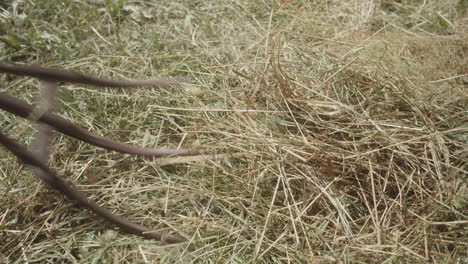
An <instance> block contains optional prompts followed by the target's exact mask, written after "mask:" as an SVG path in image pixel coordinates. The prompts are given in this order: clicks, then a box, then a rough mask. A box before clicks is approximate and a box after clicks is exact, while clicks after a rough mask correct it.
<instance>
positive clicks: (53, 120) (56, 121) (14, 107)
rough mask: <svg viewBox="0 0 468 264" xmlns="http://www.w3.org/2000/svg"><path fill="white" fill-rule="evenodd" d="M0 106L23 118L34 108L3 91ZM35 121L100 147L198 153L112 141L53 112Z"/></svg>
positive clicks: (156, 154) (165, 153)
mask: <svg viewBox="0 0 468 264" xmlns="http://www.w3.org/2000/svg"><path fill="white" fill-rule="evenodd" d="M0 108H1V109H3V110H6V111H8V112H10V113H12V114H14V115H17V116H20V117H23V118H28V117H29V115H30V113H32V112H33V111H34V109H35V107H34V106H33V105H30V104H27V103H25V102H23V101H21V100H18V99H16V98H15V97H12V96H9V95H7V94H4V93H0ZM37 121H39V122H42V123H45V124H47V125H49V126H51V127H53V128H55V129H56V130H57V131H59V132H61V133H63V134H65V135H68V136H70V137H74V138H76V139H79V140H82V141H84V142H87V143H90V144H93V145H96V146H99V147H102V148H106V149H111V150H115V151H118V152H121V153H128V154H135V155H141V156H152V157H161V156H169V155H196V154H199V153H200V152H199V151H197V150H191V149H153V148H139V147H135V146H133V145H130V144H125V143H122V142H118V141H113V140H110V139H107V138H104V137H101V136H99V135H96V134H94V133H92V132H89V131H88V130H86V129H84V128H81V127H79V126H77V125H75V124H73V123H72V122H70V121H68V120H66V119H63V118H61V117H60V116H58V115H56V114H53V113H43V114H42V115H40V116H39V117H38V118H37Z"/></svg>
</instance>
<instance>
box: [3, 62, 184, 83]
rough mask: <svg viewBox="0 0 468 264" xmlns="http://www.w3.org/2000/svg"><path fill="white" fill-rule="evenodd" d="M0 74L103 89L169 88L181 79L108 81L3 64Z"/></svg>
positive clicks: (44, 68) (68, 72) (72, 72)
mask: <svg viewBox="0 0 468 264" xmlns="http://www.w3.org/2000/svg"><path fill="white" fill-rule="evenodd" d="M0 72H5V73H9V74H15V75H24V76H30V77H35V78H39V79H42V80H51V81H59V82H70V83H82V84H90V85H96V86H104V87H121V88H130V87H144V86H159V87H160V86H169V85H174V84H177V83H179V82H180V81H181V80H182V79H183V78H162V79H153V80H134V81H127V80H108V79H101V78H96V77H91V76H87V75H84V74H82V73H80V72H76V71H67V70H60V69H54V68H46V67H41V66H38V65H21V64H3V63H0Z"/></svg>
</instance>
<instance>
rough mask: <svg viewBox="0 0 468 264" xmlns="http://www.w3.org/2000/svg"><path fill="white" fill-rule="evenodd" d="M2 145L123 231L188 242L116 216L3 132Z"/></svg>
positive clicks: (72, 197) (81, 203) (61, 190)
mask: <svg viewBox="0 0 468 264" xmlns="http://www.w3.org/2000/svg"><path fill="white" fill-rule="evenodd" d="M0 143H1V144H2V145H3V146H5V148H7V149H8V150H9V151H11V152H12V153H13V154H15V156H16V157H18V158H19V159H20V160H21V161H22V162H24V163H25V164H27V165H30V166H33V167H35V168H37V169H38V170H41V173H37V174H35V175H36V176H38V177H40V179H41V180H43V181H44V182H45V183H47V184H48V185H50V186H51V187H52V188H54V189H56V190H58V191H59V192H61V193H63V194H64V195H66V196H67V197H68V198H70V199H72V200H75V201H76V202H78V204H80V205H82V206H84V207H86V208H89V209H90V210H91V211H93V212H95V213H96V214H97V215H100V216H101V217H103V218H105V219H106V220H108V221H109V222H111V223H113V224H115V225H117V226H118V227H120V228H121V229H123V230H125V231H127V232H129V233H132V234H136V235H139V236H142V237H145V238H150V239H156V240H160V241H163V242H167V243H181V242H184V241H187V240H186V239H185V238H181V237H176V236H173V235H170V234H166V233H162V232H156V231H152V230H151V229H149V228H147V227H145V226H142V225H140V224H137V223H133V222H130V221H128V220H126V219H124V218H122V217H120V216H118V215H114V214H113V213H112V212H111V211H110V210H108V209H106V208H103V207H100V206H99V205H98V204H96V203H95V202H94V201H92V200H89V199H88V198H87V197H86V196H85V195H84V194H83V193H82V192H80V191H78V190H76V189H75V188H74V187H72V185H70V184H69V183H67V182H65V181H64V180H62V179H61V178H60V177H58V176H57V175H56V174H55V173H54V172H53V171H52V170H51V169H50V168H49V167H48V166H47V165H46V164H45V163H44V162H43V161H42V160H41V159H40V158H38V157H37V156H36V155H34V154H32V153H31V152H29V151H28V150H27V149H26V148H25V147H23V146H21V145H20V144H18V143H16V142H15V141H14V140H12V139H10V138H8V137H7V136H6V135H5V134H3V133H2V132H0Z"/></svg>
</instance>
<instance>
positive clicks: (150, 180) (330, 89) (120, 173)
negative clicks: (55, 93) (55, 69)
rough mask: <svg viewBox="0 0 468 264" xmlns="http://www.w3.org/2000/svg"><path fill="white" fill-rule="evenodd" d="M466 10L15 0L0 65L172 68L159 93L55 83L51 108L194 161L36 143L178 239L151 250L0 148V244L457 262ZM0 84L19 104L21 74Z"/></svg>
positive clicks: (121, 208)
mask: <svg viewBox="0 0 468 264" xmlns="http://www.w3.org/2000/svg"><path fill="white" fill-rule="evenodd" d="M112 3H113V4H112ZM466 8H467V6H466V4H465V2H464V1H461V0H460V1H455V0H452V1H409V0H404V1H371V0H353V1H351V0H349V1H270V2H268V3H266V2H264V1H231V2H226V1H217V0H214V1H172V2H170V3H167V2H166V1H134V2H129V3H125V5H124V6H119V5H118V1H109V2H108V3H107V4H103V3H102V2H101V1H88V2H83V3H76V2H70V3H68V2H67V3H63V1H56V2H55V1H52V3H50V4H47V5H46V4H44V3H42V2H40V3H39V2H37V3H35V5H34V6H33V5H32V4H31V3H30V2H28V3H26V2H24V3H21V4H19V9H17V12H18V13H22V12H24V13H25V14H26V15H27V17H26V18H25V19H20V18H18V17H17V16H15V15H14V8H13V7H12V6H11V5H7V6H5V10H7V11H5V12H3V13H2V14H4V15H2V26H1V28H0V29H1V31H2V34H4V35H3V37H4V38H6V37H8V36H7V35H8V34H10V35H11V36H10V37H9V38H10V40H11V39H15V38H16V39H22V40H21V41H22V42H21V41H19V40H18V41H19V43H20V44H18V45H17V46H15V45H13V44H11V43H10V44H8V42H7V41H5V40H4V44H2V45H3V47H2V51H1V53H0V54H1V57H2V60H3V61H21V62H28V63H40V64H49V65H56V66H59V67H63V68H68V69H78V70H81V71H84V72H87V73H89V74H94V75H98V76H113V77H126V78H131V77H134V78H138V79H141V78H145V77H154V76H162V75H175V74H183V75H186V76H187V77H188V78H189V79H190V82H188V83H186V84H183V85H181V86H180V87H175V88H172V89H171V90H158V89H145V90H121V91H115V90H110V89H109V90H97V89H94V88H91V87H78V86H72V85H65V86H63V90H62V101H63V104H64V106H63V109H64V112H63V116H64V117H66V118H69V119H71V120H73V121H75V122H78V123H80V124H81V125H83V126H86V127H89V128H90V129H92V130H93V131H95V132H97V133H100V134H102V135H105V136H109V137H111V138H113V139H117V140H122V141H125V142H130V143H135V144H139V145H144V146H171V147H176V146H183V147H190V146H196V147H200V148H202V149H203V150H204V151H205V153H206V154H207V155H208V156H203V157H194V158H182V159H161V160H150V159H146V158H139V157H131V156H128V155H120V154H117V153H110V152H106V151H104V150H101V149H97V148H94V147H92V146H89V145H85V144H82V143H79V142H77V141H75V140H72V139H69V138H65V137H63V136H58V137H57V138H56V140H55V141H54V145H53V158H52V161H51V165H52V167H53V168H55V169H56V170H57V171H58V172H59V173H60V174H61V175H64V176H65V177H67V179H68V180H70V181H72V182H74V183H75V184H76V185H78V186H79V188H80V189H81V190H84V191H86V192H87V193H88V194H89V195H90V196H91V197H92V198H93V199H96V200H97V201H98V202H99V203H100V204H101V205H103V206H106V207H108V208H112V209H114V211H115V212H116V213H118V214H120V215H122V216H125V217H127V218H129V219H131V220H133V221H137V222H141V223H144V224H145V225H148V226H151V227H153V228H154V229H156V230H164V231H169V232H174V233H175V232H178V233H182V234H184V235H185V236H187V237H189V238H191V240H190V242H189V243H187V244H181V245H164V244H161V243H158V242H153V241H147V240H143V239H141V238H139V237H136V236H133V235H128V234H125V233H122V232H119V231H113V227H112V226H109V225H108V224H106V223H105V222H103V221H101V220H96V219H94V216H93V215H92V214H91V213H89V212H86V211H82V210H80V209H79V208H77V207H76V206H74V205H72V204H70V203H69V202H68V201H66V200H65V199H64V198H63V197H61V196H60V195H57V193H56V192H53V191H50V190H49V189H48V188H47V187H44V186H42V184H41V183H39V182H38V181H36V180H31V178H32V174H30V173H29V172H27V171H26V170H23V168H22V167H21V166H18V165H17V164H16V163H15V162H14V160H15V159H14V157H12V156H11V155H8V154H1V155H0V192H1V193H2V196H1V198H0V204H1V205H0V207H1V212H2V213H1V215H0V227H1V229H0V241H4V243H2V245H1V246H0V248H1V250H0V258H1V259H3V260H4V261H3V262H13V263H15V262H16V263H20V262H31V263H34V262H41V263H52V262H53V263H56V262H65V263H356V262H363V263H369V262H372V263H427V262H441V263H463V262H464V261H466V259H467V258H468V255H467V248H468V247H467V246H468V243H467V241H468V240H467V228H466V227H467V226H468V225H467V223H468V217H467V215H466V211H467V206H468V204H467V198H466V197H468V193H467V184H466V182H467V181H466V180H467V171H468V166H467V163H468V152H467V149H468V147H467V145H468V136H467V135H468V126H467V124H468V118H467V117H468V114H467V109H468V98H467V93H466V91H467V80H468V79H467V76H468V68H467V65H468V61H467V54H468V52H467V51H468V44H467V43H468V41H467V37H466V36H467V34H466V33H467V27H466V25H467V24H466V23H467V19H466ZM78 10H79V12H78ZM77 12H78V13H79V14H80V15H79V16H73V17H71V14H76V13H77ZM47 13H50V14H54V16H46V14H47ZM5 14H6V15H5ZM5 17H6V18H5ZM59 21H60V22H59ZM444 21H445V22H444ZM12 25H15V26H16V27H12ZM9 27H11V28H9ZM28 32H29V33H28ZM45 33H47V34H45ZM7 78H9V79H7ZM1 82H2V86H1V87H2V90H6V91H7V92H8V93H10V94H14V95H16V96H20V97H22V98H23V99H25V100H29V101H31V100H32V98H34V94H36V93H37V90H36V88H35V83H34V81H33V80H30V79H27V78H11V77H6V78H2V81H1ZM0 118H3V119H2V120H3V121H2V131H4V132H8V133H9V134H11V135H15V136H16V137H18V138H19V139H20V140H22V142H23V143H29V141H30V139H31V138H32V137H31V135H32V126H31V125H30V124H28V123H27V122H25V121H21V120H18V119H17V118H15V117H12V116H11V115H9V114H6V113H1V117H0Z"/></svg>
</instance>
